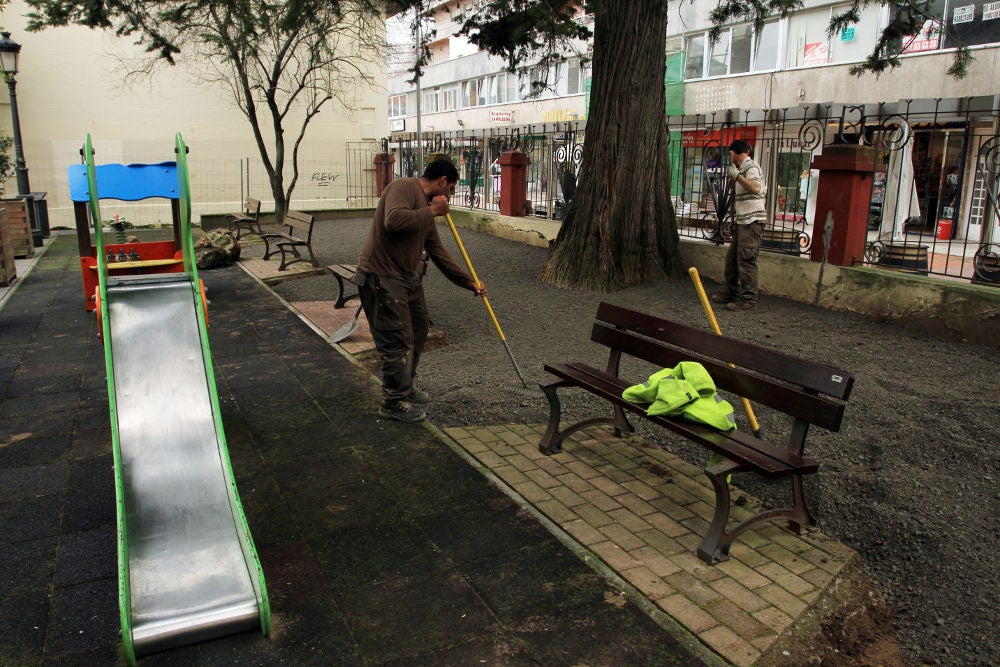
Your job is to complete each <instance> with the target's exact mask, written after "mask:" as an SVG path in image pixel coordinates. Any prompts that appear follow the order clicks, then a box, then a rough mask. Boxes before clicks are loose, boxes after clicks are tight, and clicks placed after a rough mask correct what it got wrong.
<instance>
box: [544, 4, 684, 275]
mask: <svg viewBox="0 0 1000 667" xmlns="http://www.w3.org/2000/svg"><path fill="white" fill-rule="evenodd" d="M594 5H595V8H596V12H595V26H594V60H593V82H592V85H591V97H590V110H589V113H588V116H587V136H586V141H585V143H584V153H583V161H582V163H581V168H580V178H579V182H578V184H577V190H576V196H575V197H574V198H573V201H572V203H571V204H570V206H569V210H568V211H567V214H566V218H565V219H564V220H563V224H562V228H561V229H560V231H559V236H558V237H557V238H556V241H555V243H554V244H553V247H552V251H551V253H550V254H549V258H548V260H547V261H546V263H545V266H544V267H543V268H542V280H544V281H546V282H550V283H554V284H556V285H560V286H563V287H571V288H578V289H586V290H591V291H596V292H612V291H615V290H619V289H622V288H625V287H630V286H632V285H637V284H639V283H643V282H647V281H651V280H657V279H660V278H664V277H665V276H672V275H677V274H679V273H680V270H681V266H680V260H679V257H678V256H677V248H678V236H677V227H676V222H675V219H674V212H673V209H672V207H671V205H670V165H669V160H668V156H667V141H668V138H669V135H668V132H667V125H666V119H665V113H664V107H665V99H664V82H663V79H664V74H665V62H666V55H665V53H666V33H667V5H668V3H666V2H664V1H663V0H607V1H606V2H601V3H594Z"/></svg>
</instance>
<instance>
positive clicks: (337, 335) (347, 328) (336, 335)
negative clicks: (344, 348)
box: [330, 306, 361, 343]
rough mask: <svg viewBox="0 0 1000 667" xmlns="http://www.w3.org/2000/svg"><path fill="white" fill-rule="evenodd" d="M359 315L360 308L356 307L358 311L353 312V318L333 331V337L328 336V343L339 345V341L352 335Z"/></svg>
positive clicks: (356, 326)
mask: <svg viewBox="0 0 1000 667" xmlns="http://www.w3.org/2000/svg"><path fill="white" fill-rule="evenodd" d="M360 315H361V306H358V309H357V310H355V311H354V318H353V319H352V320H351V321H350V322H348V323H347V324H345V325H344V326H342V327H340V328H339V329H337V330H336V331H334V332H333V335H332V336H330V342H333V343H339V342H340V341H342V340H344V339H345V338H347V337H348V336H350V335H351V334H352V333H354V330H355V329H357V328H358V317H359V316H360Z"/></svg>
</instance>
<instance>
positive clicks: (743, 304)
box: [726, 299, 757, 310]
mask: <svg viewBox="0 0 1000 667" xmlns="http://www.w3.org/2000/svg"><path fill="white" fill-rule="evenodd" d="M756 307H757V302H756V301H751V300H749V299H739V300H737V301H731V302H729V303H727V304H726V310H753V309H754V308H756Z"/></svg>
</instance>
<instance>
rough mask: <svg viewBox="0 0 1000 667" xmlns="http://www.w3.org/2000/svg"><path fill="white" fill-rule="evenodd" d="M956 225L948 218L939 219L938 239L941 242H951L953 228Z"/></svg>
mask: <svg viewBox="0 0 1000 667" xmlns="http://www.w3.org/2000/svg"><path fill="white" fill-rule="evenodd" d="M954 224H955V222H954V221H953V220H950V219H948V218H938V224H937V237H938V240H939V241H950V240H951V228H952V226H953V225H954Z"/></svg>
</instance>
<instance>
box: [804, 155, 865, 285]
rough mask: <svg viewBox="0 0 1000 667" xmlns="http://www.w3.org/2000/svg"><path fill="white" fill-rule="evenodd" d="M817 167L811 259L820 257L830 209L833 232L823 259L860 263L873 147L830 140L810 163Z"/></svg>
mask: <svg viewBox="0 0 1000 667" xmlns="http://www.w3.org/2000/svg"><path fill="white" fill-rule="evenodd" d="M810 166H811V167H812V168H813V169H818V170H819V183H818V185H817V186H816V217H815V218H814V220H813V237H812V251H811V253H810V259H812V261H814V262H821V261H823V246H824V232H825V230H824V225H825V223H826V214H827V212H828V211H830V212H832V213H833V232H832V234H831V237H830V247H829V248H828V249H827V256H826V261H827V262H829V263H830V264H835V265H837V266H851V265H852V264H855V263H858V264H860V263H861V262H862V261H863V260H864V256H865V241H866V239H867V232H868V211H869V203H870V201H871V188H872V181H871V178H872V172H873V171H875V151H874V149H872V148H871V147H869V146H860V145H856V144H831V145H829V146H824V147H823V154H822V155H817V156H816V157H815V158H813V161H812V164H811V165H810Z"/></svg>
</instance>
